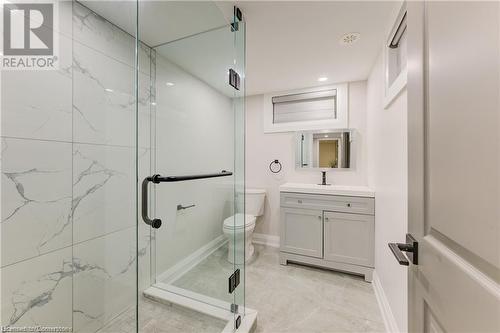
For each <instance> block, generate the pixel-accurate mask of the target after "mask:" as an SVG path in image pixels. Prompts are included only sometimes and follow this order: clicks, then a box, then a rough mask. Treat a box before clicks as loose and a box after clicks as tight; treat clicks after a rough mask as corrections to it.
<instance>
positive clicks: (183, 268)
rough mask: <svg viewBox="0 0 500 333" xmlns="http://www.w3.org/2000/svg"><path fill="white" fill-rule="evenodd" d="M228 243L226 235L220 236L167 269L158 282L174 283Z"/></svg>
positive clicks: (160, 275) (158, 278)
mask: <svg viewBox="0 0 500 333" xmlns="http://www.w3.org/2000/svg"><path fill="white" fill-rule="evenodd" d="M226 242H227V238H226V237H225V235H220V236H219V237H217V238H216V239H214V240H212V241H210V242H209V243H207V244H205V245H203V246H202V247H200V248H199V249H198V250H196V251H195V252H193V253H192V254H190V255H189V256H187V257H186V258H184V259H182V260H181V261H179V262H178V263H177V264H175V265H174V266H172V267H170V268H169V269H167V270H166V271H165V272H163V273H161V274H159V275H158V277H157V279H156V281H160V282H163V283H167V284H169V283H173V282H175V281H176V280H177V279H178V278H180V277H181V276H182V275H184V274H185V273H186V272H188V271H189V270H190V269H192V268H193V267H194V266H196V265H198V264H199V263H200V262H202V261H203V260H205V259H206V258H207V257H208V256H209V255H211V254H212V253H214V252H215V251H216V250H217V249H218V248H219V247H221V246H223V245H224V244H225V243H226Z"/></svg>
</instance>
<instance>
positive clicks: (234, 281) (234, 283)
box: [229, 268, 240, 294]
mask: <svg viewBox="0 0 500 333" xmlns="http://www.w3.org/2000/svg"><path fill="white" fill-rule="evenodd" d="M239 284H240V269H239V268H238V269H237V270H236V271H234V273H233V274H231V276H230V277H229V293H230V294H232V293H233V291H234V289H236V287H238V285H239Z"/></svg>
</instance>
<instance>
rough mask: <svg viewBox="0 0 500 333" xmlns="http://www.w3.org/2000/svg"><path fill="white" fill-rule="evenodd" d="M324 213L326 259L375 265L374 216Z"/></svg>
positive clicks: (369, 265)
mask: <svg viewBox="0 0 500 333" xmlns="http://www.w3.org/2000/svg"><path fill="white" fill-rule="evenodd" d="M324 214H325V216H324V218H325V220H324V233H325V260H331V261H336V262H342V263H347V264H355V265H361V266H367V267H373V261H374V253H373V252H374V233H375V219H374V216H372V215H362V214H347V213H333V212H324Z"/></svg>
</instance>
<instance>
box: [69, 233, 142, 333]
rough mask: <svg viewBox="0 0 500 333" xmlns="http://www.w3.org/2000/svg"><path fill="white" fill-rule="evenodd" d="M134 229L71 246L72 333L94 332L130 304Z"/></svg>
mask: <svg viewBox="0 0 500 333" xmlns="http://www.w3.org/2000/svg"><path fill="white" fill-rule="evenodd" d="M135 229H136V228H135V227H131V228H128V229H125V230H121V231H118V232H115V233H111V234H108V235H105V236H103V237H99V238H96V239H92V240H90V241H87V242H83V243H81V244H77V245H75V246H74V248H73V257H74V259H73V265H74V267H75V275H74V279H73V323H74V324H73V325H74V331H75V332H90V331H92V332H94V331H95V330H97V329H98V328H100V327H102V325H104V324H106V323H107V322H108V321H110V320H111V319H113V318H114V317H116V316H117V315H118V314H120V313H121V312H123V311H124V310H126V309H127V308H128V307H129V306H131V305H133V304H134V302H135V297H136V294H135V293H136V260H135V257H136V247H135Z"/></svg>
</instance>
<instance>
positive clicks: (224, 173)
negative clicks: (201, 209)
mask: <svg viewBox="0 0 500 333" xmlns="http://www.w3.org/2000/svg"><path fill="white" fill-rule="evenodd" d="M232 174H233V173H232V172H230V171H226V170H222V171H221V172H219V173H208V174H202V175H189V176H167V177H162V176H160V175H153V176H149V177H146V178H144V180H143V181H142V212H141V215H142V219H143V220H144V222H145V223H146V224H147V225H150V226H151V227H153V228H155V229H158V228H159V227H161V220H160V219H150V218H149V216H148V184H149V182H152V183H154V184H159V183H173V182H182V181H186V180H195V179H205V178H215V177H226V176H231V175H232Z"/></svg>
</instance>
